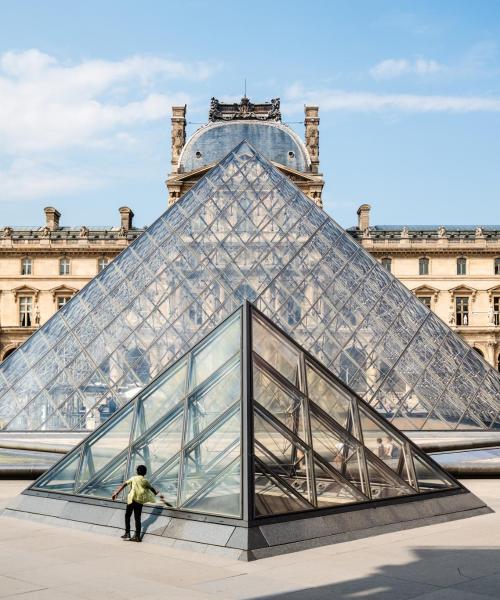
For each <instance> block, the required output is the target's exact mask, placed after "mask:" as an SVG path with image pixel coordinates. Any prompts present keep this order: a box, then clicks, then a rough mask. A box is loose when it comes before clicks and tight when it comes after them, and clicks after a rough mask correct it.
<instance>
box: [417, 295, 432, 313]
mask: <svg viewBox="0 0 500 600" xmlns="http://www.w3.org/2000/svg"><path fill="white" fill-rule="evenodd" d="M417 298H418V299H419V300H420V302H422V304H424V305H425V306H427V308H428V309H429V310H431V303H432V297H431V296H417Z"/></svg>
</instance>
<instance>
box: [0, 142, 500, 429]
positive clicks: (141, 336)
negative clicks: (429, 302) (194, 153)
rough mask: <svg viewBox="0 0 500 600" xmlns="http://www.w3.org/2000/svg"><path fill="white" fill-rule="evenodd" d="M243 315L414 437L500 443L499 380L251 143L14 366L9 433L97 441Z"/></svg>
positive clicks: (17, 356) (8, 373) (6, 369)
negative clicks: (468, 433)
mask: <svg viewBox="0 0 500 600" xmlns="http://www.w3.org/2000/svg"><path fill="white" fill-rule="evenodd" d="M244 300H249V301H251V302H254V303H255V304H256V306H257V307H258V308H259V309H260V310H261V311H262V312H263V313H265V314H266V316H268V317H269V318H271V319H272V320H273V322H275V323H276V324H278V325H279V326H280V327H281V328H282V329H283V330H284V331H286V333H287V334H289V335H292V336H293V337H294V339H296V340H297V341H298V342H299V343H300V344H301V345H302V347H303V348H305V349H306V350H307V351H308V352H310V353H311V354H312V355H313V356H314V357H315V358H317V359H318V360H320V361H321V362H322V363H323V364H324V365H325V366H327V367H328V368H329V369H330V370H331V371H332V372H333V373H335V375H337V376H338V377H339V378H340V379H341V380H343V381H344V382H345V383H347V384H348V385H349V386H350V387H351V388H352V389H354V390H355V391H356V392H357V393H358V394H359V395H360V396H362V397H363V399H365V400H366V401H367V402H368V403H370V404H371V405H372V406H373V407H374V408H375V409H376V410H377V411H379V412H380V413H381V414H382V415H384V416H385V417H386V418H387V419H389V420H391V421H392V422H393V423H394V424H396V425H397V426H398V427H399V428H400V429H404V430H411V429H413V430H416V429H445V430H451V429H488V428H500V419H499V413H500V373H498V372H496V371H495V370H494V369H493V368H492V367H490V366H489V365H488V364H487V363H486V362H485V361H484V360H483V359H482V358H481V357H479V355H478V354H477V352H475V351H474V350H473V349H472V348H470V347H469V346H468V345H467V344H466V343H465V342H464V341H463V340H461V339H460V338H459V337H458V335H456V334H455V333H454V332H453V331H451V330H450V329H449V328H448V327H447V326H446V325H445V324H444V323H443V322H442V321H441V320H440V319H439V318H438V317H437V316H435V315H434V314H433V313H432V312H430V311H429V310H428V309H427V308H426V307H424V306H423V304H422V303H421V302H420V301H419V300H418V299H417V298H415V297H414V296H413V294H412V293H411V292H410V291H409V290H408V289H407V288H405V287H404V286H403V285H402V284H401V283H400V282H399V281H398V280H397V279H395V278H394V277H393V276H392V275H391V274H390V273H388V272H387V271H386V270H385V269H384V268H382V267H381V265H380V264H379V263H378V262H377V261H375V260H374V258H373V257H372V256H370V255H369V254H368V253H367V252H366V251H365V250H364V249H363V248H361V247H360V246H359V245H358V244H357V243H356V242H355V241H354V240H353V239H352V238H351V237H350V236H349V235H348V234H347V233H346V232H345V231H344V230H343V229H342V228H341V227H340V226H339V225H338V224H337V223H335V221H333V219H331V218H330V217H329V216H328V215H327V213H325V212H324V211H323V210H321V209H320V208H318V207H317V206H316V204H315V203H314V202H312V201H311V200H310V199H309V198H307V197H306V196H304V194H302V193H301V192H300V191H299V190H298V189H297V188H296V187H295V186H294V185H293V183H292V182H291V181H290V180H289V179H287V178H286V177H285V176H284V175H283V174H282V173H280V172H279V171H278V170H277V169H276V168H275V167H274V166H273V165H272V164H271V163H269V162H268V161H267V160H265V159H264V158H263V157H262V156H260V155H259V154H258V153H257V152H256V151H255V150H254V149H253V148H251V147H250V146H249V144H248V143H247V142H242V143H241V144H240V145H239V146H237V147H236V148H235V149H234V150H233V151H232V152H231V153H230V154H229V155H228V156H227V157H226V158H225V159H224V160H222V161H221V162H220V163H219V164H218V165H216V166H215V167H214V168H213V169H212V170H211V171H210V172H209V173H207V174H206V175H205V176H204V177H203V178H202V179H201V180H200V181H199V182H198V184H197V185H196V186H194V187H193V188H192V189H191V190H190V191H189V192H188V193H186V194H185V195H184V196H183V197H182V198H181V199H180V200H179V201H178V202H177V203H176V204H175V205H173V206H172V207H171V208H169V209H168V210H167V211H166V212H165V213H164V214H163V215H162V216H161V217H160V218H159V219H158V220H157V221H156V222H155V223H153V225H151V226H150V227H149V228H148V229H147V230H146V232H145V233H143V234H142V235H141V236H140V237H139V238H138V239H137V240H135V241H134V242H133V243H132V244H131V245H130V246H129V247H128V248H126V249H125V250H124V251H123V252H122V253H121V254H120V255H119V256H118V257H117V258H116V259H115V260H114V261H113V262H112V263H110V265H109V266H108V267H107V268H106V269H104V270H103V271H102V272H101V273H100V274H99V275H98V276H97V277H96V278H95V279H93V280H92V281H91V282H90V283H89V284H88V285H87V286H86V287H85V288H84V289H83V290H82V291H81V292H80V293H78V294H77V295H76V296H75V297H74V298H72V300H71V301H70V302H68V303H67V304H66V306H64V307H63V308H62V309H61V310H59V311H58V312H57V313H56V314H55V315H54V317H53V318H52V319H51V320H50V321H48V322H47V323H46V324H45V325H44V326H43V327H41V328H40V329H39V330H38V331H37V332H35V333H34V334H33V335H32V336H31V338H29V340H28V341H27V342H26V343H25V344H23V346H21V348H19V350H17V351H16V352H14V353H13V354H11V355H10V356H9V357H8V358H7V359H6V360H5V361H4V362H3V363H2V364H1V365H0V429H2V428H4V429H7V430H16V431H19V430H25V431H39V430H80V431H92V430H94V429H95V428H96V427H98V426H99V425H100V424H101V423H102V422H104V421H105V420H106V419H107V418H109V416H110V415H112V414H113V413H114V412H115V411H116V410H117V409H119V408H120V407H121V406H123V405H124V404H126V402H127V401H128V400H130V399H131V398H132V397H133V396H135V395H136V394H137V392H139V391H140V390H141V389H143V388H144V387H145V386H146V385H147V384H149V383H150V382H151V381H153V380H154V379H155V378H156V377H157V376H158V374H159V373H160V372H162V371H163V370H164V369H165V368H166V367H167V366H168V365H169V364H172V363H173V361H175V360H177V359H178V358H179V357H180V356H181V355H182V354H184V353H185V352H186V351H187V349H188V348H190V347H192V346H193V344H195V343H196V342H198V341H199V340H201V339H202V338H203V337H204V336H205V335H206V334H207V333H208V332H209V331H211V330H212V329H213V328H214V327H215V326H216V325H217V324H219V323H221V322H222V321H223V320H224V319H226V318H227V317H228V316H229V315H230V314H232V312H233V311H234V310H235V309H236V308H237V307H238V306H240V305H241V303H242V302H243V301H244ZM200 376H201V375H200ZM339 410H341V408H340V407H339ZM145 418H147V417H145ZM193 426H194V425H193Z"/></svg>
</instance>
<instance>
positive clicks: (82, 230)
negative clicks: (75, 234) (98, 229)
mask: <svg viewBox="0 0 500 600" xmlns="http://www.w3.org/2000/svg"><path fill="white" fill-rule="evenodd" d="M79 235H80V237H81V238H86V237H89V230H88V228H87V227H85V225H82V226H81V227H80V234H79Z"/></svg>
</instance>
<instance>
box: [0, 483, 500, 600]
mask: <svg viewBox="0 0 500 600" xmlns="http://www.w3.org/2000/svg"><path fill="white" fill-rule="evenodd" d="M465 483H466V485H467V486H468V487H469V488H470V489H471V490H472V491H473V492H474V493H476V494H477V495H479V496H480V497H482V498H483V499H484V500H485V501H486V502H487V503H488V504H489V505H490V506H491V508H493V509H494V510H495V511H500V480H468V481H467V482H465ZM25 485H26V482H20V481H0V506H2V505H5V503H6V501H7V500H8V498H9V497H12V496H14V495H15V494H16V493H17V492H18V491H20V490H22V489H23V488H24V487H25ZM0 598H18V599H22V600H38V599H40V600H45V599H47V600H49V599H50V600H72V599H75V598H80V599H81V598H89V599H92V600H96V599H100V598H103V599H104V598H106V599H110V600H114V599H123V598H133V599H134V600H136V599H137V598H147V599H148V600H160V599H162V600H176V599H181V598H182V599H192V600H198V599H200V600H201V599H206V600H208V599H211V600H213V599H214V598H217V599H222V598H228V599H230V598H265V599H273V600H285V599H291V600H299V599H302V598H304V599H305V598H307V599H317V600H324V599H327V598H328V599H339V600H344V599H345V600H357V599H362V600H365V599H369V600H389V599H391V600H392V599H394V600H405V599H406V598H418V599H419V600H481V599H483V600H486V599H488V598H500V512H498V513H496V514H491V515H486V516H481V517H476V518H473V519H467V520H464V521H456V522H453V523H449V524H441V525H432V526H429V527H423V528H420V529H414V530H407V531H403V532H398V533H390V534H385V535H381V536H376V537H372V538H369V539H364V540H357V541H353V542H347V543H344V544H337V545H334V546H327V547H323V548H317V549H313V550H307V551H305V552H298V553H295V554H289V555H286V556H279V557H274V558H269V559H264V560H260V561H256V562H253V563H242V562H236V561H229V560H227V559H222V558H219V557H217V556H213V555H204V554H199V553H196V552H189V551H179V550H173V549H171V548H167V547H164V546H160V545H156V544H153V543H143V544H131V543H126V542H122V541H121V540H120V539H116V538H114V537H109V536H105V535H100V534H95V533H90V532H85V531H79V530H75V529H65V528H62V527H53V526H46V525H43V524H40V523H33V522H30V521H24V520H21V519H15V518H7V517H2V518H0Z"/></svg>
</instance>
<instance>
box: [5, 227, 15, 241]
mask: <svg viewBox="0 0 500 600" xmlns="http://www.w3.org/2000/svg"><path fill="white" fill-rule="evenodd" d="M12 232H13V229H12V227H4V228H3V237H4V238H10V237H12Z"/></svg>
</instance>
